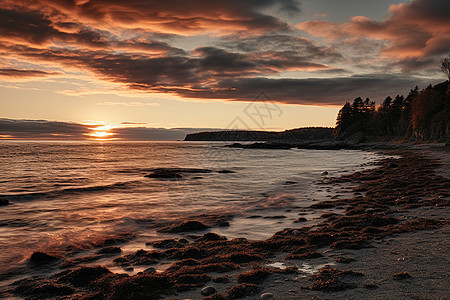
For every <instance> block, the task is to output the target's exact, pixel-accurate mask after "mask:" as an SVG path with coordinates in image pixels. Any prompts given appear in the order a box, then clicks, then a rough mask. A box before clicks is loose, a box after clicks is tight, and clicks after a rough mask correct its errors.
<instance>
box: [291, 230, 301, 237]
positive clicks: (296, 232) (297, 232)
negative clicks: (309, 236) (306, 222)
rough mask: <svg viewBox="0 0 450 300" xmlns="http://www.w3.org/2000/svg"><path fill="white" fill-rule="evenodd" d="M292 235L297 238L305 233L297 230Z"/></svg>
mask: <svg viewBox="0 0 450 300" xmlns="http://www.w3.org/2000/svg"><path fill="white" fill-rule="evenodd" d="M292 233H293V234H294V235H295V236H299V235H301V234H302V233H303V231H301V230H298V229H295V230H294V231H293V232H292Z"/></svg>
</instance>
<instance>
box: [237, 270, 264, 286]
mask: <svg viewBox="0 0 450 300" xmlns="http://www.w3.org/2000/svg"><path fill="white" fill-rule="evenodd" d="M270 274H272V272H271V271H270V270H269V269H264V268H260V269H255V270H251V271H247V272H244V273H241V274H239V276H238V282H239V283H251V284H261V283H262V282H263V281H264V280H265V279H266V278H267V277H268V276H269V275H270Z"/></svg>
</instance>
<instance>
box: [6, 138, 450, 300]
mask: <svg viewBox="0 0 450 300" xmlns="http://www.w3.org/2000/svg"><path fill="white" fill-rule="evenodd" d="M408 148H409V149H407V150H385V151H382V154H383V155H384V156H385V157H386V158H384V159H382V160H380V161H378V162H377V165H376V168H374V167H371V168H368V169H367V170H360V171H358V172H355V173H349V174H346V175H342V176H340V175H337V176H329V175H328V174H326V173H323V174H321V175H320V176H319V178H318V179H317V182H316V187H319V188H320V189H326V190H327V191H328V195H327V196H328V197H324V198H323V199H320V201H317V202H314V203H313V204H310V205H309V207H307V208H305V207H301V208H300V207H299V208H298V209H297V211H295V209H294V212H295V213H296V214H297V216H298V219H297V220H295V221H294V222H292V225H291V226H289V227H288V228H286V229H284V230H281V231H279V232H277V233H275V234H274V235H273V236H271V237H270V238H266V239H260V240H249V239H245V238H239V237H227V236H225V235H224V234H223V232H226V228H227V227H228V226H229V223H230V222H233V221H232V220H233V215H232V214H229V213H228V214H218V213H217V212H215V213H214V214H202V215H198V216H190V217H188V218H187V219H179V220H176V221H169V222H161V223H158V224H157V225H155V226H156V231H157V232H160V233H164V234H166V235H167V237H168V238H166V239H163V240H159V241H151V242H149V244H148V245H147V246H148V247H149V248H145V246H144V245H142V246H143V247H142V249H141V250H137V251H133V252H131V253H130V252H127V253H122V250H121V248H120V247H122V245H123V244H124V243H126V242H127V237H124V238H123V239H120V238H116V239H115V240H108V241H105V242H104V243H103V245H96V246H95V248H94V249H95V251H96V254H95V255H91V256H90V257H89V256H87V257H86V256H85V257H82V258H79V259H78V260H76V259H74V260H72V265H71V264H68V260H67V259H65V260H64V263H65V264H66V265H65V268H64V270H63V271H61V272H54V274H53V275H51V276H50V277H45V276H41V277H39V278H33V279H29V278H28V279H27V278H26V279H22V280H20V281H18V282H15V283H14V284H12V285H10V286H9V288H8V289H7V290H4V291H3V292H2V296H4V297H19V298H21V297H23V298H30V299H33V298H35V299H41V298H64V299H103V298H108V299H158V298H161V299H203V298H205V299H239V298H246V299H260V298H262V299H270V297H272V298H273V299H311V298H314V299H330V298H332V299H356V298H361V297H362V298H370V299H411V298H417V299H445V298H446V296H447V295H448V292H449V291H448V287H447V286H448V284H447V283H448V276H449V274H448V254H447V253H448V249H449V245H448V241H447V240H448V233H449V228H448V220H449V210H448V203H449V196H450V191H449V186H450V185H449V178H448V177H447V176H448V173H447V172H448V170H449V167H448V154H449V152H448V148H447V147H445V146H427V145H421V146H410V147H408ZM249 151H251V150H249ZM273 151H282V150H273ZM336 174H338V173H336ZM288 210H289V212H286V214H289V213H292V212H293V211H292V210H293V209H292V208H290V209H288ZM305 216H306V217H307V218H308V219H307V218H305ZM311 216H315V217H314V219H313V220H310V218H311ZM252 218H253V219H254V220H257V219H259V218H261V216H250V217H248V219H249V220H250V221H251V220H252ZM270 218H272V219H274V220H276V219H278V218H279V219H284V218H286V216H283V215H273V216H270ZM305 224H308V225H307V226H305ZM143 249H146V250H143ZM106 257H111V258H112V259H113V260H114V262H115V264H117V265H119V266H121V268H122V269H124V270H127V269H128V271H130V270H134V269H136V270H137V271H136V270H134V272H132V274H131V275H128V274H127V273H124V272H117V269H112V271H111V270H109V269H108V268H105V267H103V266H101V262H102V258H103V259H104V258H106ZM61 260H62V258H61V257H58V256H54V255H52V254H51V253H43V252H35V253H34V254H33V255H32V256H31V258H30V259H29V262H28V264H31V265H32V267H33V268H41V269H45V268H49V267H55V266H56V265H60V264H61ZM162 262H163V263H162ZM156 266H159V267H156ZM161 266H165V267H163V268H161ZM208 294H209V295H208Z"/></svg>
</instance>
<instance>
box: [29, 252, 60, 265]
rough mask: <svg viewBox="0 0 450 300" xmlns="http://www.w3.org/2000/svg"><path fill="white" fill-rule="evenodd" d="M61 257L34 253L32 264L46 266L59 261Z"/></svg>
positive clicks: (31, 259) (31, 258)
mask: <svg viewBox="0 0 450 300" xmlns="http://www.w3.org/2000/svg"><path fill="white" fill-rule="evenodd" d="M59 259H60V257H57V256H53V255H50V254H47V253H44V252H40V251H37V252H34V253H33V254H32V255H31V257H30V263H32V264H36V265H45V264H50V263H54V262H56V261H58V260H59Z"/></svg>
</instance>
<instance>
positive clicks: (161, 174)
mask: <svg viewBox="0 0 450 300" xmlns="http://www.w3.org/2000/svg"><path fill="white" fill-rule="evenodd" d="M145 177H149V178H182V177H183V176H181V174H179V173H177V172H174V171H171V170H166V169H161V170H155V171H153V173H151V174H148V175H145Z"/></svg>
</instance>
